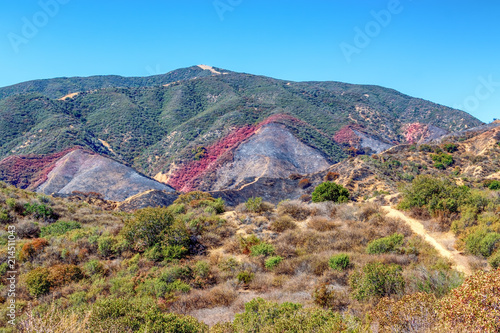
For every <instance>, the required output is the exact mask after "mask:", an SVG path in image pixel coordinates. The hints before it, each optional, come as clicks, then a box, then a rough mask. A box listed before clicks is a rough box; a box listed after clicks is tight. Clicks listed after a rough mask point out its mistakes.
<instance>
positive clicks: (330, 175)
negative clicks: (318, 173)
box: [323, 171, 340, 182]
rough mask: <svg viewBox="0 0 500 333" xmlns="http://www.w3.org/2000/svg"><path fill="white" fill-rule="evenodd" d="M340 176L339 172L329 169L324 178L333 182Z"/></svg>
mask: <svg viewBox="0 0 500 333" xmlns="http://www.w3.org/2000/svg"><path fill="white" fill-rule="evenodd" d="M339 177H340V174H339V173H338V172H332V171H329V172H328V173H327V174H326V175H325V177H324V178H323V180H324V181H325V182H332V181H334V180H337V179H338V178H339Z"/></svg>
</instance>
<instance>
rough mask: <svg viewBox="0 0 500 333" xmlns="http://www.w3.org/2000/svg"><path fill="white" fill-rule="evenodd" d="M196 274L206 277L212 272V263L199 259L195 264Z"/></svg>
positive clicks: (202, 277)
mask: <svg viewBox="0 0 500 333" xmlns="http://www.w3.org/2000/svg"><path fill="white" fill-rule="evenodd" d="M193 271H194V274H195V275H196V276H197V277H199V278H201V279H206V278H207V277H208V275H209V273H210V264H209V263H208V262H206V261H201V260H200V261H198V262H196V264H195V266H194V269H193Z"/></svg>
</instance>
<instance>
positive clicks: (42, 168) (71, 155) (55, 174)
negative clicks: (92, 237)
mask: <svg viewBox="0 0 500 333" xmlns="http://www.w3.org/2000/svg"><path fill="white" fill-rule="evenodd" d="M0 175H1V178H2V179H4V180H8V181H9V183H11V184H14V185H16V186H17V187H18V188H22V189H31V190H36V191H37V192H39V193H44V194H59V195H70V194H72V193H73V192H80V193H89V192H90V193H95V194H97V193H98V194H99V195H102V198H103V199H106V200H113V201H123V200H125V199H127V198H128V197H131V196H134V195H136V194H138V193H142V192H144V191H148V190H151V189H155V190H163V191H168V192H172V191H173V189H172V188H171V187H170V186H168V185H165V184H162V183H159V182H157V181H155V180H153V179H150V178H148V177H146V176H144V175H141V174H139V173H137V172H136V171H135V170H134V169H132V168H130V167H128V166H126V165H123V164H121V163H119V162H117V161H115V160H112V159H110V158H106V157H103V156H101V155H99V154H96V153H94V152H91V151H88V150H83V149H80V148H78V147H75V148H73V149H68V150H65V151H63V152H61V153H56V154H52V155H34V154H33V155H26V156H23V155H21V156H10V157H7V158H6V159H4V160H2V161H0Z"/></svg>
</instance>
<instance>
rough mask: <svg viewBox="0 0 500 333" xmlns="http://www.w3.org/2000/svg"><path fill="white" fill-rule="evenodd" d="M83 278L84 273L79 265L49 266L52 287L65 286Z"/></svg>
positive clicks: (49, 278)
mask: <svg viewBox="0 0 500 333" xmlns="http://www.w3.org/2000/svg"><path fill="white" fill-rule="evenodd" d="M81 279H83V273H82V271H81V269H80V268H79V267H78V266H75V265H64V264H60V265H54V266H52V267H50V268H49V276H48V281H49V283H50V286H51V287H58V286H63V285H65V284H67V283H70V282H78V281H80V280H81Z"/></svg>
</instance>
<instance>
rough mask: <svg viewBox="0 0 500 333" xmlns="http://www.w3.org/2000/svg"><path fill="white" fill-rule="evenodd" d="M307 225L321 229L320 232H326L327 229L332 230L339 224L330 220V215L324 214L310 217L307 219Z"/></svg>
mask: <svg viewBox="0 0 500 333" xmlns="http://www.w3.org/2000/svg"><path fill="white" fill-rule="evenodd" d="M307 226H308V227H309V228H311V229H314V230H317V231H320V232H325V231H330V230H333V229H335V227H336V226H337V224H336V223H335V222H334V221H332V220H330V219H329V218H328V217H324V216H312V217H311V218H309V220H308V221H307Z"/></svg>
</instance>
